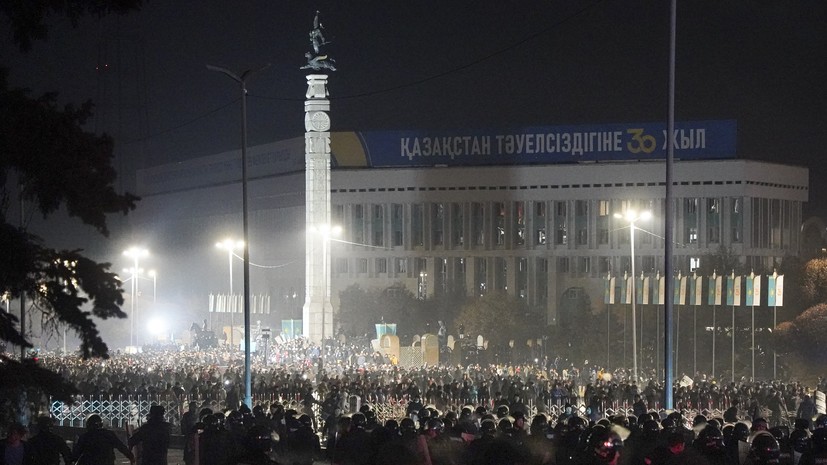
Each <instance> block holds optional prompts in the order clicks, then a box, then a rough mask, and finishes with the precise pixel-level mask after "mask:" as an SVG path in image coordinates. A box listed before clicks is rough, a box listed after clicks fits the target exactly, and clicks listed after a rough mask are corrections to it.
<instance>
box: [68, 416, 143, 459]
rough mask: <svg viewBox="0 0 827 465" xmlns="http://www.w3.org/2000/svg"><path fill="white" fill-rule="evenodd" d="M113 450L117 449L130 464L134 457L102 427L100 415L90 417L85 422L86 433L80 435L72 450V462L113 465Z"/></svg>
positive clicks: (111, 433) (124, 445)
mask: <svg viewBox="0 0 827 465" xmlns="http://www.w3.org/2000/svg"><path fill="white" fill-rule="evenodd" d="M115 449H118V450H119V451H120V452H121V453H122V454H123V455H124V456H126V458H128V459H129V462H130V463H133V464H134V463H135V456H134V455H132V452H131V451H130V450H129V448H128V447H126V444H124V443H123V441H121V440H120V439H118V437H117V436H115V433H113V432H112V431H110V430H108V429H104V427H103V419H102V418H101V417H100V415H90V416H89V418H88V419H87V420H86V432H85V433H83V434H81V435H80V437H79V438H78V441H77V442H76V443H75V447H74V448H73V449H72V461H74V462H75V463H76V465H115Z"/></svg>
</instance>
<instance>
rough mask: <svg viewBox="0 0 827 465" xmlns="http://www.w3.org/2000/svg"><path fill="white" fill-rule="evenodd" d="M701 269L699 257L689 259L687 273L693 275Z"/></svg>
mask: <svg viewBox="0 0 827 465" xmlns="http://www.w3.org/2000/svg"><path fill="white" fill-rule="evenodd" d="M700 267H701V259H700V257H689V272H690V273H693V272H695V271H697V270H698V268H700Z"/></svg>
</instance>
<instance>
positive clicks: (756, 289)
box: [752, 274, 761, 305]
mask: <svg viewBox="0 0 827 465" xmlns="http://www.w3.org/2000/svg"><path fill="white" fill-rule="evenodd" d="M752 281H753V284H752V299H753V300H752V305H761V275H760V274H759V275H756V276H755V277H753V278H752Z"/></svg>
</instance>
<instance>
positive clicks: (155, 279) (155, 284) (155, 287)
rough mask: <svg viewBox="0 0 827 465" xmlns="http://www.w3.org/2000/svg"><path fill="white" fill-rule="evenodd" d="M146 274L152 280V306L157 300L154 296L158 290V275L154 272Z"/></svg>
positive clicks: (150, 271)
mask: <svg viewBox="0 0 827 465" xmlns="http://www.w3.org/2000/svg"><path fill="white" fill-rule="evenodd" d="M146 274H147V275H149V277H150V278H152V303H153V304H154V303H155V302H156V301H157V300H158V297H157V295H156V291H157V290H158V273H157V272H156V271H155V270H149V271H147V273H146Z"/></svg>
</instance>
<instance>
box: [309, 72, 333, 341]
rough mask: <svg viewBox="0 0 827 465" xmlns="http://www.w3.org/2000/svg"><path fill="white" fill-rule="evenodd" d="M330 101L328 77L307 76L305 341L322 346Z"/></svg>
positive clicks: (328, 331) (326, 306) (327, 324)
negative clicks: (328, 97) (319, 343)
mask: <svg viewBox="0 0 827 465" xmlns="http://www.w3.org/2000/svg"><path fill="white" fill-rule="evenodd" d="M329 110H330V101H329V100H328V99H327V75H326V74H310V75H308V76H307V100H306V101H305V102H304V128H305V131H306V132H305V133H304V153H305V155H304V157H305V212H306V213H305V220H306V221H305V223H306V224H305V226H306V228H305V230H306V231H307V235H306V238H305V241H306V242H305V243H306V246H305V297H304V309H303V311H302V328H303V329H302V331H303V333H304V337H306V338H309V339H310V340H311V341H314V342H318V341H321V340H322V338H324V337H330V336H332V335H333V332H332V328H333V325H332V323H333V306H332V305H331V304H330V268H331V267H330V263H329V261H330V250H329V247H328V246H329V237H328V236H327V232H328V230H329V227H330V117H329V116H328V114H327V112H328V111H329Z"/></svg>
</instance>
